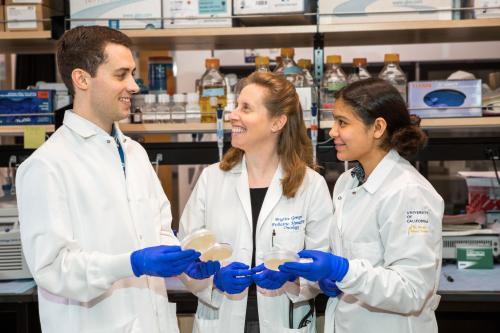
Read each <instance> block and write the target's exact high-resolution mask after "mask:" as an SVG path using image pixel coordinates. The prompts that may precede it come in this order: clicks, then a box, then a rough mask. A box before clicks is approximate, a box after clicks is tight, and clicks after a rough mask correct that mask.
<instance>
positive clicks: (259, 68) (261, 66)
mask: <svg viewBox="0 0 500 333" xmlns="http://www.w3.org/2000/svg"><path fill="white" fill-rule="evenodd" d="M255 71H256V72H270V71H271V70H270V69H269V57H256V58H255Z"/></svg>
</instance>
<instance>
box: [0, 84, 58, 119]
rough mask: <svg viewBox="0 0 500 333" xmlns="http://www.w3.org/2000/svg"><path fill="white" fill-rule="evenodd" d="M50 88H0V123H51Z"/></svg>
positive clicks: (52, 93) (52, 94) (52, 95)
mask: <svg viewBox="0 0 500 333" xmlns="http://www.w3.org/2000/svg"><path fill="white" fill-rule="evenodd" d="M53 98H54V92H53V91H52V90H0V125H21V124H30V125H31V124H52V123H53V122H54V108H53Z"/></svg>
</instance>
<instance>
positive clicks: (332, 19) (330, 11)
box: [318, 0, 456, 24]
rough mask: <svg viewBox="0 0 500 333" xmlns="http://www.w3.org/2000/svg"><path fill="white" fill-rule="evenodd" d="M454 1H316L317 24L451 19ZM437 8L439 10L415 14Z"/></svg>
mask: <svg viewBox="0 0 500 333" xmlns="http://www.w3.org/2000/svg"><path fill="white" fill-rule="evenodd" d="M454 3H456V0H374V1H359V0H319V9H318V10H319V14H320V15H321V16H320V23H321V24H335V23H366V22H403V21H425V20H451V19H452V18H453V14H454V11H453V10H452V9H453V8H454ZM424 9H425V10H432V9H439V10H440V11H427V12H423V11H420V12H417V11H418V10H424Z"/></svg>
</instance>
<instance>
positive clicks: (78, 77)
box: [71, 68, 90, 90]
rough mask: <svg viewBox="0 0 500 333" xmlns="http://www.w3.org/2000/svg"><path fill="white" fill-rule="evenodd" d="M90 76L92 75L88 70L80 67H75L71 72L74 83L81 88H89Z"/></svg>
mask: <svg viewBox="0 0 500 333" xmlns="http://www.w3.org/2000/svg"><path fill="white" fill-rule="evenodd" d="M89 78H90V75H89V73H87V72H86V71H84V70H83V69H80V68H75V69H74V70H73V71H72V72H71V79H72V81H73V85H74V87H75V90H76V88H78V89H80V90H87V89H88V86H89Z"/></svg>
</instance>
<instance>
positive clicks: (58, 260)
mask: <svg viewBox="0 0 500 333" xmlns="http://www.w3.org/2000/svg"><path fill="white" fill-rule="evenodd" d="M130 44H131V43H130V39H129V38H128V37H127V36H126V35H124V34H123V33H121V32H119V31H116V30H112V29H109V28H106V27H79V28H75V29H72V30H69V31H67V32H66V33H65V34H64V35H63V36H62V38H61V40H60V41H59V43H58V50H57V61H58V66H59V71H60V73H61V77H62V79H63V80H64V82H65V84H66V86H67V87H68V89H69V91H70V93H71V94H72V95H73V97H74V106H73V110H72V111H67V112H66V115H65V118H64V124H63V126H62V127H61V128H59V129H58V130H57V131H56V132H55V133H54V134H53V135H52V136H51V137H50V139H49V140H48V141H47V142H46V143H45V144H43V145H42V146H41V147H40V148H39V149H38V150H36V151H35V152H34V153H33V154H32V155H31V156H30V157H29V158H28V159H27V160H26V161H25V162H24V163H23V164H22V165H21V166H20V167H19V171H18V174H17V183H16V185H17V190H18V206H19V218H20V224H21V238H22V244H23V250H24V254H25V256H26V260H27V263H28V266H29V269H30V271H31V273H32V275H33V277H34V279H35V281H36V283H37V285H38V302H39V311H40V321H41V326H42V330H43V331H44V332H108V333H109V332H148V333H149V332H178V327H177V320H176V315H175V306H174V305H172V304H170V303H169V302H168V297H167V293H166V288H165V283H164V277H168V276H175V275H179V274H181V273H183V272H185V271H186V272H188V273H189V274H190V275H192V276H194V277H197V278H202V277H203V276H201V275H203V274H200V273H201V272H202V271H203V272H205V273H206V275H209V274H208V270H207V267H202V268H204V269H203V270H202V269H201V268H200V265H202V264H200V263H199V262H197V261H196V259H197V257H198V256H199V253H197V252H195V251H193V250H188V251H182V250H181V249H180V247H179V246H177V245H178V240H177V239H176V238H175V236H174V235H173V233H172V230H171V227H170V223H171V212H170V203H169V201H168V199H167V197H166V196H165V193H164V191H163V189H162V187H161V184H160V182H159V180H158V178H157V175H156V174H155V172H154V170H153V168H152V166H151V164H150V162H149V159H148V156H147V154H146V152H145V150H144V149H143V148H142V147H141V146H140V145H139V144H138V143H136V142H134V141H133V140H131V139H130V138H127V137H125V136H124V135H123V134H122V133H121V131H120V130H119V128H118V127H117V126H116V124H115V122H117V121H119V120H121V119H124V118H126V117H128V115H129V112H130V101H131V96H132V94H134V93H136V92H137V91H138V87H137V85H136V83H135V81H134V78H133V74H134V71H135V63H134V59H133V57H132V53H131V50H130ZM212 266H214V265H212ZM212 268H214V267H212ZM211 273H212V274H213V272H211ZM205 277H206V276H205Z"/></svg>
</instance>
